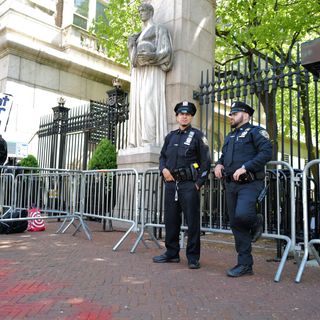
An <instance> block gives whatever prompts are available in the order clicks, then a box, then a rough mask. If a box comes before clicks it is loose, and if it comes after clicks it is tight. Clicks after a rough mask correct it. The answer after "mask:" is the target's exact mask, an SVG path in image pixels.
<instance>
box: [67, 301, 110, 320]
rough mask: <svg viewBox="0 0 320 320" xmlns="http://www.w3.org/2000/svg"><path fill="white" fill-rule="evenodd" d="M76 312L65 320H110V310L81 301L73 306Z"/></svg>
mask: <svg viewBox="0 0 320 320" xmlns="http://www.w3.org/2000/svg"><path fill="white" fill-rule="evenodd" d="M75 307H76V311H75V312H74V313H73V314H72V315H71V316H69V317H68V318H66V320H112V309H111V308H104V307H102V306H100V305H98V304H95V303H90V302H88V301H83V303H81V304H77V305H75Z"/></svg>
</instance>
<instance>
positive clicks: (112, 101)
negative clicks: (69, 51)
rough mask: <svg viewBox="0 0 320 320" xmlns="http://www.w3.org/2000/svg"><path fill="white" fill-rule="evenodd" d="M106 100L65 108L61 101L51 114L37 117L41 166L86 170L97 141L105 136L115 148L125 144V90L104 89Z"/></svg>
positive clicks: (126, 114)
mask: <svg viewBox="0 0 320 320" xmlns="http://www.w3.org/2000/svg"><path fill="white" fill-rule="evenodd" d="M107 93H108V100H107V101H106V102H99V101H90V103H89V104H87V105H83V106H79V107H77V108H74V109H69V108H66V107H65V106H64V100H63V99H62V100H60V101H59V102H58V106H57V107H54V108H53V114H52V115H49V116H45V117H43V118H41V120H40V127H39V131H38V136H39V145H38V161H39V164H40V166H41V167H45V168H64V169H80V170H81V169H82V170H86V169H87V165H88V160H89V159H90V158H91V155H92V153H93V151H94V150H95V148H96V146H97V145H98V143H99V142H100V141H101V140H102V139H103V138H107V139H108V140H110V141H111V142H112V143H113V144H114V145H115V146H116V148H117V149H120V148H123V147H124V146H125V145H126V138H127V137H126V132H127V128H126V126H127V119H128V114H129V111H128V106H129V105H128V102H127V93H126V92H124V91H123V90H121V89H120V88H119V87H116V88H115V89H113V90H111V91H108V92H107Z"/></svg>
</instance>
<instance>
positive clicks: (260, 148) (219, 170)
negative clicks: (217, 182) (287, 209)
mask: <svg viewBox="0 0 320 320" xmlns="http://www.w3.org/2000/svg"><path fill="white" fill-rule="evenodd" d="M253 113H254V110H253V108H251V107H250V106H248V105H247V104H245V103H243V102H240V101H238V102H235V103H233V104H232V106H231V110H230V114H229V115H230V123H231V128H232V129H234V130H233V131H231V132H230V133H229V134H228V135H227V137H226V139H225V142H224V145H223V147H222V154H221V157H220V159H219V160H218V161H217V163H216V166H215V169H214V173H215V176H216V177H217V178H219V179H221V178H225V182H226V183H225V186H226V203H227V209H228V213H229V218H230V226H231V229H232V232H233V235H234V238H235V247H236V251H237V253H238V263H237V265H236V266H235V267H233V268H231V269H230V270H228V271H227V275H228V276H230V277H239V276H242V275H245V274H248V275H251V274H253V270H252V265H253V258H252V254H251V250H252V247H251V242H252V241H256V240H257V239H258V237H259V236H260V235H261V233H262V215H257V213H256V203H257V198H258V196H259V194H260V192H261V191H262V190H263V187H264V176H265V175H264V166H265V165H266V163H267V162H268V161H269V160H271V157H272V144H271V142H270V139H269V135H268V133H267V131H266V130H265V129H263V128H261V127H259V126H254V125H252V124H250V123H249V120H250V117H251V116H252V115H253Z"/></svg>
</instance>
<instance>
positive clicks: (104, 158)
mask: <svg viewBox="0 0 320 320" xmlns="http://www.w3.org/2000/svg"><path fill="white" fill-rule="evenodd" d="M88 168H89V170H99V169H115V168H117V152H116V147H115V146H114V145H113V144H112V143H111V141H110V140H108V139H102V140H101V141H100V142H99V144H98V146H97V148H96V150H95V151H94V152H93V155H92V158H91V160H90V161H89V165H88Z"/></svg>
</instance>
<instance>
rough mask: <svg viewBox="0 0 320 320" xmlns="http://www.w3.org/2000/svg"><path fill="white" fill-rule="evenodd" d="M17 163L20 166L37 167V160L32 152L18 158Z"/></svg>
mask: <svg viewBox="0 0 320 320" xmlns="http://www.w3.org/2000/svg"><path fill="white" fill-rule="evenodd" d="M18 165H19V166H20V167H32V168H38V167H39V164H38V160H37V159H36V157H35V156H33V155H32V154H29V155H28V156H27V157H25V158H23V159H22V160H20V161H19V163H18Z"/></svg>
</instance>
